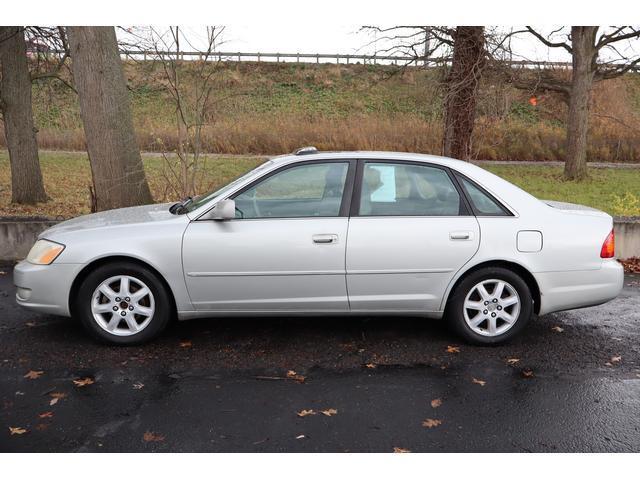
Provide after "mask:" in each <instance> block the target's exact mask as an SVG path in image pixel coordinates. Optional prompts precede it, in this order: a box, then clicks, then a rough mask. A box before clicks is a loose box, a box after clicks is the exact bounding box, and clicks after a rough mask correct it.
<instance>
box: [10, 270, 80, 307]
mask: <svg viewBox="0 0 640 480" xmlns="http://www.w3.org/2000/svg"><path fill="white" fill-rule="evenodd" d="M81 268H82V265H81V264H75V263H59V264H56V263H53V264H51V265H34V264H32V263H29V262H27V261H22V262H20V263H18V264H17V265H16V266H15V268H14V270H13V283H14V284H15V286H16V302H17V303H18V305H21V306H23V307H25V308H28V309H30V310H34V311H37V312H40V313H50V314H53V315H62V316H66V317H68V316H70V312H69V291H70V289H71V285H72V283H73V280H74V279H75V278H76V275H77V273H78V272H79V271H80V269H81Z"/></svg>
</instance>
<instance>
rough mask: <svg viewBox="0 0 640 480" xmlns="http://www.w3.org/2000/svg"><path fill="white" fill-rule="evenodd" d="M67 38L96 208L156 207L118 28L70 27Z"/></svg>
mask: <svg viewBox="0 0 640 480" xmlns="http://www.w3.org/2000/svg"><path fill="white" fill-rule="evenodd" d="M67 34H68V37H69V46H70V50H71V60H72V69H73V79H74V83H75V86H76V89H77V91H78V98H79V102H80V116H81V118H82V123H83V125H84V132H85V139H86V143H87V151H88V153H89V161H90V163H91V173H92V177H93V184H94V189H95V205H96V208H97V209H98V210H108V209H111V208H119V207H127V206H131V205H140V204H145V203H151V202H152V201H153V199H152V197H151V192H150V190H149V185H148V184H147V179H146V176H145V172H144V167H143V164H142V158H141V156H140V150H139V148H138V145H137V143H136V137H135V133H134V130H133V119H132V116H131V106H130V101H129V95H128V91H127V86H126V83H125V78H124V71H123V67H122V61H121V60H120V54H119V52H118V43H117V40H116V34H115V29H114V28H113V27H67Z"/></svg>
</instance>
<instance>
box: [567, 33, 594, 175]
mask: <svg viewBox="0 0 640 480" xmlns="http://www.w3.org/2000/svg"><path fill="white" fill-rule="evenodd" d="M597 32H598V27H571V49H572V51H573V52H572V63H573V70H572V73H571V92H570V94H569V117H568V118H567V153H566V157H565V163H564V176H565V178H566V179H568V180H582V179H584V178H586V177H587V130H588V128H589V96H590V93H591V87H592V86H593V78H594V74H595V69H596V57H597V50H596V47H595V39H596V34H597Z"/></svg>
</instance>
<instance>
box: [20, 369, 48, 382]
mask: <svg viewBox="0 0 640 480" xmlns="http://www.w3.org/2000/svg"><path fill="white" fill-rule="evenodd" d="M43 373H44V372H43V371H42V370H29V371H28V372H27V373H26V375H25V376H24V378H28V379H30V380H35V379H36V378H40V377H41V376H42V374H43Z"/></svg>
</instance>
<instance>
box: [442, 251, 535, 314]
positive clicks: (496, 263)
mask: <svg viewBox="0 0 640 480" xmlns="http://www.w3.org/2000/svg"><path fill="white" fill-rule="evenodd" d="M488 267H502V268H506V269H508V270H511V271H512V272H514V273H516V274H518V275H519V276H520V277H521V278H522V280H524V282H525V283H526V284H527V286H528V287H529V290H530V291H531V297H532V298H533V311H534V312H535V313H536V314H537V313H539V312H540V301H541V296H540V287H539V286H538V282H537V281H536V279H535V277H534V276H533V274H532V273H531V272H530V271H529V270H527V268H525V267H524V266H522V265H520V264H519V263H515V262H511V261H508V260H488V261H485V262H482V263H477V264H475V265H473V266H471V267H470V268H469V269H467V270H465V271H464V272H463V273H462V274H460V275H459V276H458V278H457V279H456V281H455V282H454V283H453V285H452V287H451V288H450V289H449V291H448V293H447V297H446V299H445V303H444V305H445V310H446V308H447V306H448V304H449V300H450V299H451V296H452V295H453V294H454V292H455V291H456V288H458V285H460V283H461V282H462V281H463V280H464V279H465V278H466V277H467V275H469V274H471V273H473V272H476V271H478V270H481V269H483V268H488Z"/></svg>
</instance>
